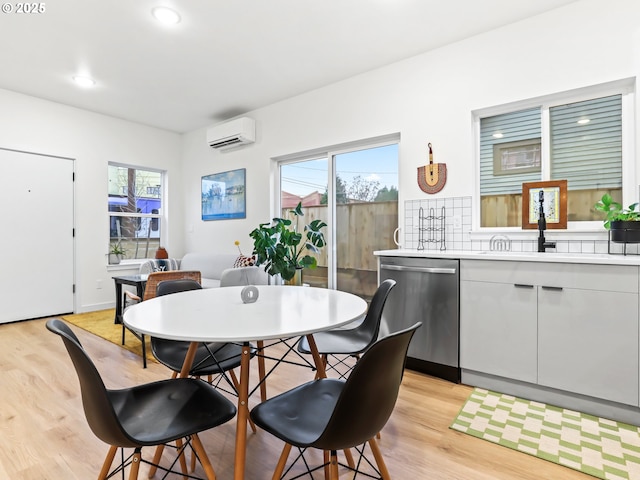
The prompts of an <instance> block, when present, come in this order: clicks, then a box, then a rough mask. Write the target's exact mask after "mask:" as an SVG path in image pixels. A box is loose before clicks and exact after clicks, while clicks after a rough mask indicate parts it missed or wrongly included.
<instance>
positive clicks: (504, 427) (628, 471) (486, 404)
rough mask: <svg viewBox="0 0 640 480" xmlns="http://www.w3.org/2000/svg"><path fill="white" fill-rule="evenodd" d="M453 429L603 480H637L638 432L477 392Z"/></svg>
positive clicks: (639, 478)
mask: <svg viewBox="0 0 640 480" xmlns="http://www.w3.org/2000/svg"><path fill="white" fill-rule="evenodd" d="M451 428H452V429H453V430H457V431H460V432H464V433H466V434H468V435H471V436H474V437H477V438H481V439H483V440H487V441H489V442H493V443H497V444H498V445H502V446H505V447H508V448H512V449H514V450H518V451H520V452H524V453H528V454H530V455H533V456H535V457H539V458H542V459H544V460H548V461H550V462H554V463H557V464H560V465H564V466H566V467H569V468H573V469H574V470H578V471H580V472H583V473H586V474H588V475H592V476H594V477H597V478H601V479H604V480H640V428H638V427H636V426H633V425H628V424H626V423H621V422H615V421H613V420H607V419H605V418H599V417H594V416H593V415H587V414H584V413H580V412H575V411H573V410H567V409H564V408H559V407H554V406H550V405H546V404H544V403H540V402H533V401H530V400H523V399H521V398H517V397H513V396H510V395H504V394H500V393H495V392H491V391H488V390H484V389H480V388H476V389H475V390H474V391H473V393H472V394H471V396H470V397H469V399H468V400H467V402H466V403H465V405H464V406H463V407H462V410H461V411H460V413H459V414H458V417H457V418H456V419H455V421H454V422H453V424H452V425H451Z"/></svg>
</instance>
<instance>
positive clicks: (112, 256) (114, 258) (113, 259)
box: [109, 242, 127, 265]
mask: <svg viewBox="0 0 640 480" xmlns="http://www.w3.org/2000/svg"><path fill="white" fill-rule="evenodd" d="M126 253H127V252H126V250H125V249H124V248H123V247H122V245H121V244H120V242H115V243H112V244H111V245H110V246H109V264H110V265H118V264H119V263H120V261H121V260H122V257H124V256H125V255H126Z"/></svg>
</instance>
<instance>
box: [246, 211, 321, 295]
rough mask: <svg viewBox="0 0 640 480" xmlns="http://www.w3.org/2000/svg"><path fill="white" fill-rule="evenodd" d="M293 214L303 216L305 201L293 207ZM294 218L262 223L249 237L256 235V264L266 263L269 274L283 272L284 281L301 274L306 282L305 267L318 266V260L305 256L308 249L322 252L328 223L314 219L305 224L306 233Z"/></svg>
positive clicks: (254, 242)
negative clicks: (295, 222)
mask: <svg viewBox="0 0 640 480" xmlns="http://www.w3.org/2000/svg"><path fill="white" fill-rule="evenodd" d="M289 214H291V215H292V216H293V217H296V218H297V217H303V216H304V213H303V211H302V202H300V203H298V205H297V206H296V208H295V209H293V210H289ZM292 223H293V222H292V221H291V220H290V219H286V218H277V217H276V218H274V219H273V222H272V223H271V224H268V223H261V224H260V225H259V226H258V227H257V228H255V229H254V230H253V231H252V232H251V233H250V234H249V236H250V237H251V238H253V255H255V258H256V265H264V270H265V272H267V273H268V274H269V275H278V274H279V275H280V276H281V277H282V279H283V280H284V281H290V280H292V279H294V278H295V277H296V273H299V274H300V275H299V278H300V280H299V284H301V283H302V275H301V273H302V272H301V271H300V272H298V270H302V269H303V268H316V267H317V265H318V261H317V260H316V258H315V257H313V256H311V255H303V253H304V252H305V251H307V250H308V251H310V252H313V253H316V254H317V253H320V249H321V248H322V247H324V246H325V245H326V241H325V238H324V233H323V232H322V228H324V227H326V226H327V224H326V223H324V222H323V221H322V220H320V219H316V220H313V221H312V222H310V223H309V224H307V225H305V226H304V232H302V233H301V232H298V231H296V226H295V225H293V226H292Z"/></svg>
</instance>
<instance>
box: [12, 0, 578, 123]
mask: <svg viewBox="0 0 640 480" xmlns="http://www.w3.org/2000/svg"><path fill="white" fill-rule="evenodd" d="M574 1H576V0H517V1H514V0H322V1H320V0H316V1H311V0H226V1H224V0H189V1H187V2H178V0H135V1H132V0H106V1H105V0H100V1H98V0H56V1H51V2H44V3H43V4H42V5H44V6H45V11H44V12H43V13H31V14H18V13H15V12H14V13H6V14H4V13H0V42H2V48H1V49H0V88H3V89H7V90H12V91H15V92H20V93H24V94H27V95H32V96H35V97H40V98H43V99H47V100H52V101H55V102H59V103H63V104H66V105H71V106H74V107H78V108H82V109H86V110H91V111H94V112H99V113H103V114H106V115H111V116H114V117H118V118H123V119H126V120H131V121H134V122H139V123H142V124H146V125H151V126H155V127H159V128H163V129H167V130H171V131H175V132H187V131H191V130H194V129H197V128H201V127H204V126H207V125H209V124H213V123H217V122H220V121H223V120H226V119H228V118H231V117H234V116H237V115H240V114H243V113H246V112H248V111H251V110H254V109H257V108H260V107H263V106H265V105H269V104H271V103H274V102H277V101H280V100H283V99H285V98H289V97H292V96H295V95H299V94H301V93H304V92H308V91H311V90H313V89H316V88H319V87H322V86H324V85H327V84H330V83H333V82H336V81H339V80H342V79H345V78H349V77H352V76H354V75H357V74H359V73H362V72H366V71H368V70H372V69H375V68H377V67H380V66H383V65H386V64H389V63H392V62H395V61H398V60H402V59H404V58H408V57H411V56H414V55H417V54H420V53H423V52H425V51H428V50H431V49H434V48H437V47H440V46H442V45H445V44H448V43H451V42H455V41H458V40H461V39H464V38H467V37H470V36H473V35H476V34H478V33H481V32H484V31H488V30H491V29H494V28H496V27H499V26H502V25H506V24H509V23H513V22H516V21H519V20H521V19H524V18H527V17H530V16H533V15H537V14H539V13H542V12H545V11H547V10H551V9H554V8H557V7H561V6H563V5H566V4H568V3H572V2H574ZM12 5H18V4H17V3H13V4H12ZM158 5H165V6H170V7H172V8H174V9H175V10H177V11H178V12H179V13H180V15H181V17H182V21H181V22H180V23H178V24H176V25H172V26H163V25H161V24H159V23H158V22H157V21H156V20H155V19H154V18H153V17H152V16H151V9H152V8H153V7H155V6H158ZM77 74H86V75H90V76H91V77H93V78H94V79H95V81H96V84H95V86H93V87H91V88H79V87H78V86H76V85H75V84H74V83H73V82H72V81H71V77H72V76H73V75H77Z"/></svg>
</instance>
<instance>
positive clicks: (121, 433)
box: [46, 319, 236, 480]
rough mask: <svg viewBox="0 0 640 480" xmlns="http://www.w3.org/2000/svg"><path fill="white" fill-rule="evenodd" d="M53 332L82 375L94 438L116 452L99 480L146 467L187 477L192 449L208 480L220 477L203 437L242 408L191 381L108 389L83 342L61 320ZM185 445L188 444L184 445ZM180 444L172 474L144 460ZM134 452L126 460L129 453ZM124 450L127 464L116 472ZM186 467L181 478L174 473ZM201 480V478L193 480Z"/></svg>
mask: <svg viewBox="0 0 640 480" xmlns="http://www.w3.org/2000/svg"><path fill="white" fill-rule="evenodd" d="M46 325H47V329H48V330H49V331H51V332H53V333H55V334H57V335H59V336H60V337H61V338H62V341H63V343H64V345H65V347H66V349H67V352H68V353H69V356H70V357H71V360H72V362H73V365H74V367H75V369H76V372H77V374H78V379H79V381H80V389H81V393H82V405H83V407H84V413H85V416H86V419H87V422H88V423H89V427H90V428H91V430H92V431H93V433H94V434H95V435H96V437H98V438H99V439H100V440H102V441H103V442H105V443H107V444H109V445H110V446H111V448H110V449H109V452H108V453H107V456H106V458H105V461H104V463H103V466H102V469H101V471H100V474H99V476H98V480H103V479H106V478H110V477H112V476H113V475H115V474H117V473H119V472H122V476H123V478H124V469H125V468H126V467H129V468H130V471H129V479H130V480H135V479H137V478H138V471H139V468H140V463H141V462H143V463H147V464H150V465H152V469H153V470H154V471H155V469H156V468H159V469H161V470H162V471H164V472H166V473H180V474H181V475H183V476H186V475H187V468H186V460H185V458H184V449H185V448H186V447H187V446H190V447H191V448H192V450H193V451H194V455H197V457H198V459H199V460H200V463H201V465H202V467H203V469H204V471H205V474H206V476H207V479H209V480H215V478H216V475H215V472H214V470H213V467H212V466H211V462H210V461H209V457H208V456H207V453H206V451H205V450H204V448H203V446H202V442H201V441H200V438H199V437H198V433H200V432H203V431H205V430H209V429H210V428H214V427H217V426H219V425H221V424H223V423H225V422H227V421H229V420H231V419H232V418H233V417H234V416H235V414H236V407H235V406H234V405H233V403H231V402H230V401H229V400H228V399H227V398H225V397H224V396H223V395H222V394H220V393H219V392H217V391H216V390H215V389H214V388H212V387H211V386H210V385H209V384H207V383H206V382H203V381H200V380H196V379H191V378H180V379H167V380H163V381H159V382H153V383H147V384H143V385H137V386H133V387H129V388H123V389H119V390H109V389H107V388H106V387H105V385H104V383H103V381H102V378H101V376H100V373H99V372H98V370H97V369H96V367H95V365H94V363H93V362H92V361H91V359H90V358H89V356H88V355H87V353H86V351H85V350H84V348H83V347H82V345H81V343H80V341H79V340H78V338H77V337H76V335H75V334H74V333H73V331H72V330H71V329H70V328H69V326H68V325H67V324H66V323H64V322H63V321H62V320H60V319H51V320H48V321H47V324H46ZM183 440H186V442H185V443H183ZM171 442H176V449H177V458H176V459H175V461H174V462H173V463H172V464H171V465H170V466H169V467H168V468H167V467H163V466H160V465H158V460H156V459H155V458H154V462H150V461H148V460H145V459H143V457H142V452H141V450H142V447H146V446H157V445H165V444H168V443H171ZM125 448H127V449H128V448H132V449H133V453H131V454H130V455H129V456H128V457H127V458H126V459H125V456H124V449H125ZM118 449H122V451H123V453H122V455H121V463H120V465H118V466H117V467H116V468H115V469H114V470H113V471H110V470H111V466H112V464H113V460H114V457H115V455H116V453H117V450H118ZM178 461H180V465H181V467H182V471H181V472H177V471H176V470H174V467H175V465H176V463H177V462H178ZM191 478H196V477H191Z"/></svg>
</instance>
